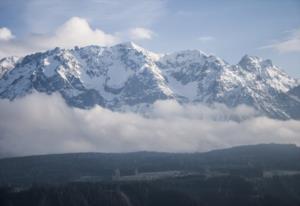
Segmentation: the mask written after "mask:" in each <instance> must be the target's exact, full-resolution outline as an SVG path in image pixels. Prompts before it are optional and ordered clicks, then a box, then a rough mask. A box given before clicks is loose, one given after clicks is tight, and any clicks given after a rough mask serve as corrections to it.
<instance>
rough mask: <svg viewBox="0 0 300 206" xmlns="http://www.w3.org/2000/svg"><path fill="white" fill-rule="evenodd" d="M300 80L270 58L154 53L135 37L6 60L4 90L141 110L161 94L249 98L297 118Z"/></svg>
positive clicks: (0, 85) (276, 114)
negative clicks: (234, 60)
mask: <svg viewBox="0 0 300 206" xmlns="http://www.w3.org/2000/svg"><path fill="white" fill-rule="evenodd" d="M299 90H300V87H299V81H298V80H297V79H294V78H291V77H289V76H288V75H287V74H286V73H284V72H283V71H282V70H280V69H279V68H278V67H276V66H274V65H273V64H272V62H271V61H270V60H263V59H260V58H258V57H254V56H248V55H245V56H244V57H243V58H242V59H241V61H240V62H239V63H238V64H236V65H230V64H229V63H227V62H226V61H224V60H222V59H220V58H218V57H216V56H213V55H207V54H205V53H203V52H201V51H198V50H186V51H180V52H175V53H171V54H156V53H153V52H150V51H147V50H145V49H143V48H141V47H140V46H137V45H135V44H134V43H132V42H129V43H123V44H118V45H115V46H112V47H100V46H87V47H82V48H78V47H75V48H74V49H61V48H55V49H53V50H49V51H46V52H42V53H35V54H31V55H27V56H25V57H21V58H17V57H8V58H4V59H2V60H0V97H1V98H7V99H10V100H14V99H15V98H19V97H22V96H25V95H27V94H30V93H32V92H34V91H38V92H43V93H47V94H51V93H53V92H59V93H60V94H61V95H62V96H63V98H64V99H65V100H66V102H67V103H68V104H69V105H70V106H74V107H80V108H91V107H93V106H94V105H97V104H98V105H101V106H103V107H106V108H109V109H111V110H124V109H125V110H126V109H131V110H135V111H137V110H138V109H141V108H145V107H148V106H151V104H153V103H154V102H155V101H156V100H164V99H174V100H177V101H178V102H180V103H182V104H185V103H205V104H208V105H211V104H214V103H223V104H225V105H227V106H229V107H235V106H237V105H241V104H246V105H249V106H251V107H254V108H255V109H257V110H258V111H260V113H261V114H263V115H267V116H269V117H272V118H280V119H290V118H293V119H299V118H300V95H299V93H300V92H299Z"/></svg>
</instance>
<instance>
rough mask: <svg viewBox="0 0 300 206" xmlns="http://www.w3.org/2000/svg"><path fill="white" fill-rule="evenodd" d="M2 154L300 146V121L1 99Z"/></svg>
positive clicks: (236, 112)
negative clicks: (125, 110)
mask: <svg viewBox="0 0 300 206" xmlns="http://www.w3.org/2000/svg"><path fill="white" fill-rule="evenodd" d="M0 117H1V118H0V134H1V137H0V151H1V152H0V153H1V154H0V156H2V157H3V156H19V155H32V154H48V153H66V152H130V151H141V150H148V151H164V152H202V151H208V150H212V149H218V148H225V147H231V146H237V145H244V144H257V143H271V142H274V143H295V144H298V145H300V137H299V133H300V122H299V121H295V120H289V121H280V120H274V119H269V118H266V117H258V116H256V113H255V111H253V110H252V109H250V108H248V107H246V106H240V107H237V108H235V109H230V108H227V107H225V106H223V105H215V106H214V108H209V107H206V106H204V105H185V106H181V105H179V104H178V103H176V102H174V101H159V102H156V103H155V104H154V106H153V111H152V113H151V115H150V116H148V117H144V116H142V115H139V114H135V113H120V112H112V111H110V110H107V109H104V108H102V107H100V106H96V107H94V108H93V109H90V110H82V109H78V108H71V107H68V106H67V105H66V104H65V102H64V100H63V99H62V98H61V96H60V95H58V94H53V95H45V94H40V93H34V94H31V95H29V96H26V97H24V98H21V99H17V100H14V101H13V102H10V101H8V100H0Z"/></svg>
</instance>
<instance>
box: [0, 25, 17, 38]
mask: <svg viewBox="0 0 300 206" xmlns="http://www.w3.org/2000/svg"><path fill="white" fill-rule="evenodd" d="M13 38H14V35H13V34H12V32H11V31H10V30H9V29H8V28H6V27H0V41H9V40H11V39H13Z"/></svg>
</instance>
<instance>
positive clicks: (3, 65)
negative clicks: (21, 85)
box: [0, 56, 19, 78]
mask: <svg viewBox="0 0 300 206" xmlns="http://www.w3.org/2000/svg"><path fill="white" fill-rule="evenodd" d="M18 60H19V57H16V56H11V57H5V58H3V59H1V60H0V78H2V76H3V75H4V74H5V73H6V72H8V71H9V70H11V69H13V68H14V67H15V66H16V64H17V62H18Z"/></svg>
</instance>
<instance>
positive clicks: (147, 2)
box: [22, 0, 166, 32]
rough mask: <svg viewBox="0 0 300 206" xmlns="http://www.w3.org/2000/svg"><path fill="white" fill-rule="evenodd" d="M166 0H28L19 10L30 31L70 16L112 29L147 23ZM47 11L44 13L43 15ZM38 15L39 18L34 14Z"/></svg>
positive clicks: (160, 11)
mask: <svg viewBox="0 0 300 206" xmlns="http://www.w3.org/2000/svg"><path fill="white" fill-rule="evenodd" d="M165 2H166V1H165V0H143V1H140V0H111V1H107V0H86V1H81V0H64V1H61V0H51V1H49V0H28V1H26V6H25V9H24V10H22V12H23V14H22V16H23V18H24V21H25V23H26V26H27V27H28V28H29V30H30V31H31V32H49V29H50V30H52V29H53V28H55V27H57V26H58V25H60V24H61V22H63V21H65V20H66V19H69V18H70V17H72V16H80V17H82V18H85V19H88V21H89V22H90V23H91V24H92V25H93V26H97V27H101V28H105V29H106V28H110V29H113V30H118V31H119V30H125V29H128V28H132V27H137V26H142V27H148V26H149V25H151V24H153V23H154V22H156V21H157V20H158V19H159V18H160V17H161V16H162V15H163V14H164V13H165V10H166V3H165ZM45 14H47V15H45ZM36 17H38V18H36Z"/></svg>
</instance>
